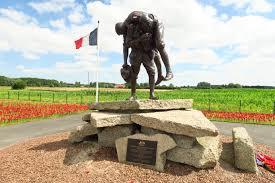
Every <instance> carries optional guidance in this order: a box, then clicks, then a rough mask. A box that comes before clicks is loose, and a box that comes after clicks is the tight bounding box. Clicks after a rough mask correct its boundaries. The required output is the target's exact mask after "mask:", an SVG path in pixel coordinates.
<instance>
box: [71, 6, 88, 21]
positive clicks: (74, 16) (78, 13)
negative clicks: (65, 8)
mask: <svg viewBox="0 0 275 183" xmlns="http://www.w3.org/2000/svg"><path fill="white" fill-rule="evenodd" d="M84 18H85V17H84V14H83V7H82V6H81V5H78V6H76V7H75V8H74V9H73V10H72V12H71V13H70V14H69V16H68V19H69V20H70V22H71V23H74V24H80V23H81V22H83V20H84Z"/></svg>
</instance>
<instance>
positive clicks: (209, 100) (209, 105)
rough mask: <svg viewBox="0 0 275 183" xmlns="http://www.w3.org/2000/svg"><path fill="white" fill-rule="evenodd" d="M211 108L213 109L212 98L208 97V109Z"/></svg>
mask: <svg viewBox="0 0 275 183" xmlns="http://www.w3.org/2000/svg"><path fill="white" fill-rule="evenodd" d="M210 109H211V99H210V98H209V99H208V111H210Z"/></svg>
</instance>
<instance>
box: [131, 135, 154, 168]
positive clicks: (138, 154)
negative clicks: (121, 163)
mask: <svg viewBox="0 0 275 183" xmlns="http://www.w3.org/2000/svg"><path fill="white" fill-rule="evenodd" d="M157 145H158V142H157V141H150V140H140V139H131V138H129V139H128V145H127V154H126V161H128V162H133V163H140V164H147V165H153V166H155V164H156V153H157Z"/></svg>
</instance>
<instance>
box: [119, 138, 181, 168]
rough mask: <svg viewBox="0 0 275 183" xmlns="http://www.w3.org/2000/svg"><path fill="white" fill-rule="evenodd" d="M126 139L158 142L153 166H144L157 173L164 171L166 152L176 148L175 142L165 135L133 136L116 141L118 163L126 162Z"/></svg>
mask: <svg viewBox="0 0 275 183" xmlns="http://www.w3.org/2000/svg"><path fill="white" fill-rule="evenodd" d="M128 138H132V139H140V140H151V141H158V145H157V153H156V164H155V166H150V165H144V166H147V167H150V168H155V169H156V170H158V171H163V170H164V166H165V163H166V151H168V150H169V149H172V148H174V147H176V143H175V141H174V140H173V139H172V138H171V137H170V136H168V135H165V134H155V135H152V136H147V135H144V134H135V135H131V136H128V137H124V138H119V139H117V140H116V150H117V156H118V160H119V161H120V162H126V154H127V144H128ZM127 163H131V162H127Z"/></svg>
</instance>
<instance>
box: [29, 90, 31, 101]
mask: <svg viewBox="0 0 275 183" xmlns="http://www.w3.org/2000/svg"><path fill="white" fill-rule="evenodd" d="M30 100H31V92H29V101H30Z"/></svg>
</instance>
